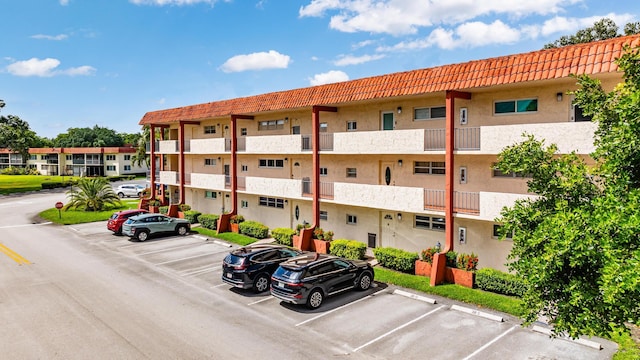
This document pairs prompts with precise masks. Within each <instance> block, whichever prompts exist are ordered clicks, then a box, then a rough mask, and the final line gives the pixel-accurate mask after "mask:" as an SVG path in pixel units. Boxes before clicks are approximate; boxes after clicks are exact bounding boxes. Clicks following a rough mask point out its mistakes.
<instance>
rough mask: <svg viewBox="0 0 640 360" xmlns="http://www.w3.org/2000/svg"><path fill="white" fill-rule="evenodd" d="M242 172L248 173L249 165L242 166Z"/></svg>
mask: <svg viewBox="0 0 640 360" xmlns="http://www.w3.org/2000/svg"><path fill="white" fill-rule="evenodd" d="M240 171H242V172H247V171H249V166H248V165H242V166H241V167H240Z"/></svg>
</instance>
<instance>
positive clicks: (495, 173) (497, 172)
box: [493, 164, 531, 178]
mask: <svg viewBox="0 0 640 360" xmlns="http://www.w3.org/2000/svg"><path fill="white" fill-rule="evenodd" d="M493 176H494V177H506V178H525V177H531V175H527V174H523V173H519V172H515V173H513V172H510V173H504V172H502V171H500V170H499V169H497V168H496V167H495V164H494V166H493Z"/></svg>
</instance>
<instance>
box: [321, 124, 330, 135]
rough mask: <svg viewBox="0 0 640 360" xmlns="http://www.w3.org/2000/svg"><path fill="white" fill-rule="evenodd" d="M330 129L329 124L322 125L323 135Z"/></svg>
mask: <svg viewBox="0 0 640 360" xmlns="http://www.w3.org/2000/svg"><path fill="white" fill-rule="evenodd" d="M328 128H329V125H328V124H327V123H320V132H321V133H325V132H327V129H328Z"/></svg>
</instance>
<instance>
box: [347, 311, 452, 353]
mask: <svg viewBox="0 0 640 360" xmlns="http://www.w3.org/2000/svg"><path fill="white" fill-rule="evenodd" d="M445 307H446V306H445V305H440V307H438V308H435V309H433V310H431V311H429V312H428V313H425V314H422V315H420V316H419V317H417V318H415V319H413V320H411V321H409V322H407V323H404V324H402V325H400V326H398V327H396V328H395V329H392V330H390V331H387V332H386V333H384V334H382V335H380V336H378V337H377V338H375V339H373V340H371V341H369V342H368V343H366V344H363V345H360V346H358V347H357V348H355V349H353V352H358V351H359V350H361V349H363V348H365V347H367V346H369V345H371V344H373V343H375V342H377V341H379V340H381V339H384V338H385V337H387V336H389V335H391V334H393V333H394V332H396V331H398V330H401V329H403V328H405V327H407V326H409V325H411V324H413V323H415V322H417V321H420V320H422V319H423V318H425V317H427V316H429V315H431V314H433V313H435V312H436V311H439V310H441V309H443V308H445Z"/></svg>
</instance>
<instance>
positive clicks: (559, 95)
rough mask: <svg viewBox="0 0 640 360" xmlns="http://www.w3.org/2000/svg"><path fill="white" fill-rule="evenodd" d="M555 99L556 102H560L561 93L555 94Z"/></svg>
mask: <svg viewBox="0 0 640 360" xmlns="http://www.w3.org/2000/svg"><path fill="white" fill-rule="evenodd" d="M556 99H557V100H558V102H560V101H562V93H561V92H559V93H557V94H556Z"/></svg>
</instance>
